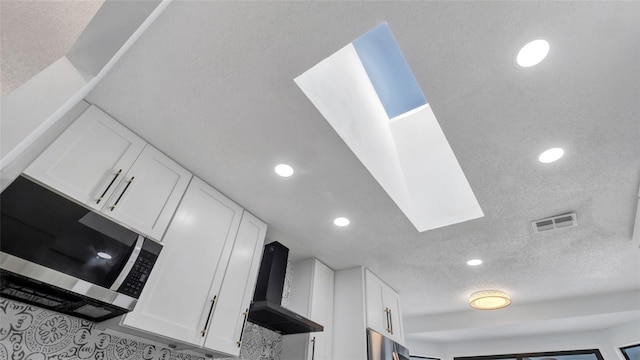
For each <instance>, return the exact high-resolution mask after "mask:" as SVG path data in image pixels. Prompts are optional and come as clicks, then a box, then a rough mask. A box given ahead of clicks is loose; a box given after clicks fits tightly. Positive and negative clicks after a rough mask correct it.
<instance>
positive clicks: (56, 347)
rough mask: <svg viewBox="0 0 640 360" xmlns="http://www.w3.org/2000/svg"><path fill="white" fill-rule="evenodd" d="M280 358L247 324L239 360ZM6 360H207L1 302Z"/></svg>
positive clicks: (269, 338)
mask: <svg viewBox="0 0 640 360" xmlns="http://www.w3.org/2000/svg"><path fill="white" fill-rule="evenodd" d="M281 352H282V336H281V335H279V334H277V333H275V332H273V331H270V330H267V329H264V328H262V327H260V326H258V325H255V324H251V323H247V325H246V327H245V332H244V335H243V342H242V348H241V350H240V359H243V360H280V354H281ZM9 359H11V360H66V359H69V360H71V359H95V360H103V359H104V360H206V359H205V358H204V356H202V355H201V354H197V353H193V352H188V351H177V350H172V349H169V348H168V347H166V346H163V345H160V344H157V343H153V344H151V343H150V342H149V341H147V340H145V339H142V338H136V337H133V336H129V335H123V334H119V333H118V335H115V334H113V333H110V332H109V333H105V332H102V331H100V330H98V329H96V328H95V326H94V324H93V323H92V322H90V321H87V320H82V319H78V318H75V317H71V316H67V315H64V314H59V313H56V312H53V311H50V310H45V309H41V308H38V307H35V306H31V305H25V304H22V303H19V302H16V301H13V300H8V299H0V360H9ZM228 360H231V358H229V359H228Z"/></svg>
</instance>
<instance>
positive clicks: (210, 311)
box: [200, 295, 218, 337]
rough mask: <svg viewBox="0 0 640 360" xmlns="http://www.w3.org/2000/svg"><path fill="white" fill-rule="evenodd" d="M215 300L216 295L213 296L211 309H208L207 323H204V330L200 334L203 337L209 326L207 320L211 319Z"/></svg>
mask: <svg viewBox="0 0 640 360" xmlns="http://www.w3.org/2000/svg"><path fill="white" fill-rule="evenodd" d="M217 298H218V295H214V296H213V299H211V307H210V308H209V315H207V321H206V322H205V323H204V329H202V331H201V332H200V333H201V334H202V336H203V337H204V335H205V334H206V333H207V326H209V320H210V319H211V313H213V305H215V303H216V299H217Z"/></svg>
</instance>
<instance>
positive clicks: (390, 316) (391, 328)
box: [389, 309, 393, 335]
mask: <svg viewBox="0 0 640 360" xmlns="http://www.w3.org/2000/svg"><path fill="white" fill-rule="evenodd" d="M389 332H390V333H391V335H393V316H392V315H391V309H389Z"/></svg>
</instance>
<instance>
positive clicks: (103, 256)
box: [97, 251, 111, 260]
mask: <svg viewBox="0 0 640 360" xmlns="http://www.w3.org/2000/svg"><path fill="white" fill-rule="evenodd" d="M97 255H98V257H100V258H102V259H105V260H109V259H111V255H109V254H107V253H106V252H104V251H98V254H97Z"/></svg>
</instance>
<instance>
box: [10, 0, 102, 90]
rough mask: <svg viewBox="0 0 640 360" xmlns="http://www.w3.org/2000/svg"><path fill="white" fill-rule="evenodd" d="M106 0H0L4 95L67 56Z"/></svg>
mask: <svg viewBox="0 0 640 360" xmlns="http://www.w3.org/2000/svg"><path fill="white" fill-rule="evenodd" d="M103 2H104V0H91V1H74V0H65V1H22V0H2V1H0V12H1V14H2V15H1V17H2V21H0V38H1V40H0V58H1V59H2V61H1V62H0V84H2V86H1V87H0V88H1V93H0V95H2V96H4V95H6V94H8V93H10V92H11V91H13V90H14V89H15V88H17V87H18V86H20V85H22V84H23V83H24V82H26V81H27V80H29V79H30V78H31V77H33V76H34V75H36V74H37V73H39V72H40V71H42V70H43V69H44V68H46V67H47V66H49V65H51V64H53V62H54V61H56V60H58V59H59V58H60V57H61V56H63V55H64V54H65V53H66V52H67V51H68V50H69V48H70V47H71V45H73V43H74V42H75V41H76V39H77V38H78V36H79V35H80V33H82V30H84V28H85V26H87V24H88V23H89V21H90V20H91V18H92V17H93V16H94V15H95V14H96V12H97V11H98V9H100V6H102V4H103Z"/></svg>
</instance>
